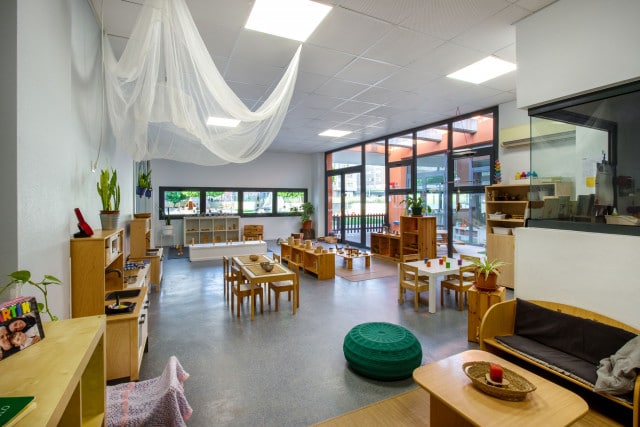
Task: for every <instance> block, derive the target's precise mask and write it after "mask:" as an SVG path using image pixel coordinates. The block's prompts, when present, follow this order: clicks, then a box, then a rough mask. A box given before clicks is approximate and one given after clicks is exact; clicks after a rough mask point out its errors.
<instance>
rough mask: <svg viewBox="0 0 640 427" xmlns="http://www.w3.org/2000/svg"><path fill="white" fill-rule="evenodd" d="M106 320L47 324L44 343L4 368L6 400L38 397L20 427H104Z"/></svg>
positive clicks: (14, 357) (0, 375)
mask: <svg viewBox="0 0 640 427" xmlns="http://www.w3.org/2000/svg"><path fill="white" fill-rule="evenodd" d="M105 318H106V316H104V315H101V316H91V317H83V318H79V319H69V320H59V321H56V322H45V323H44V325H43V326H44V334H45V337H44V339H43V340H42V341H40V342H38V343H37V344H35V345H32V346H30V347H29V348H27V349H25V350H23V351H21V352H19V353H17V354H14V355H12V356H11V357H8V358H6V359H5V360H3V361H2V362H0V378H2V395H3V396H35V397H36V407H35V409H34V410H32V411H31V412H29V413H28V414H27V415H25V417H24V418H23V419H22V420H20V421H19V423H18V425H20V426H55V425H60V426H71V427H73V426H96V427H98V426H102V425H104V421H105V409H104V408H105V399H106V387H105V386H106V381H105Z"/></svg>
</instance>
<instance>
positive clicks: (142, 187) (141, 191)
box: [136, 169, 151, 198]
mask: <svg viewBox="0 0 640 427" xmlns="http://www.w3.org/2000/svg"><path fill="white" fill-rule="evenodd" d="M136 194H137V195H138V196H140V197H142V196H143V195H144V196H147V198H149V197H151V169H149V170H148V171H147V172H143V171H142V170H140V171H138V186H137V187H136Z"/></svg>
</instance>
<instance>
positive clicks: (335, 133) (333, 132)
mask: <svg viewBox="0 0 640 427" xmlns="http://www.w3.org/2000/svg"><path fill="white" fill-rule="evenodd" d="M350 133H351V131H348V130H336V129H329V130H325V131H324V132H322V133H319V134H318V135H319V136H331V137H335V138H340V137H341V136H345V135H349V134H350Z"/></svg>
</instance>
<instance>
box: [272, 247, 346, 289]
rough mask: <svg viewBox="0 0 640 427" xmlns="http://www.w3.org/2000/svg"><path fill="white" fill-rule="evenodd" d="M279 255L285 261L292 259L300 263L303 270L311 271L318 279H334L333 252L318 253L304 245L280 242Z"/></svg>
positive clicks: (334, 262)
mask: <svg viewBox="0 0 640 427" xmlns="http://www.w3.org/2000/svg"><path fill="white" fill-rule="evenodd" d="M280 256H281V257H282V261H284V262H286V261H288V260H289V259H293V260H294V261H295V262H298V263H300V264H302V266H303V268H304V269H305V271H308V272H309V273H313V274H315V275H316V276H317V277H318V280H327V279H334V278H335V277H336V254H335V253H333V252H325V253H318V252H315V251H314V250H313V249H305V247H304V246H289V245H288V244H287V243H281V244H280Z"/></svg>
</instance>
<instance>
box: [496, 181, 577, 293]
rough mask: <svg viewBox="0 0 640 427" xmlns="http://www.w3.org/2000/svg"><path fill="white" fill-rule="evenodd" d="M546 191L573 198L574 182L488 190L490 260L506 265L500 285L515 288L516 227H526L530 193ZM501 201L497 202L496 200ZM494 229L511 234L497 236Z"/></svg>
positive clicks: (499, 279) (500, 277)
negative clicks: (497, 217)
mask: <svg viewBox="0 0 640 427" xmlns="http://www.w3.org/2000/svg"><path fill="white" fill-rule="evenodd" d="M541 190H544V191H546V192H547V193H548V195H549V196H571V195H572V194H573V183H571V182H556V183H536V184H533V186H532V185H530V184H511V185H509V184H495V185H487V186H486V187H485V190H484V192H485V204H486V210H485V212H486V215H487V219H486V222H487V258H489V259H499V260H501V261H504V262H506V263H507V264H506V265H504V266H503V267H501V268H500V269H501V273H500V276H499V277H498V284H499V285H501V286H506V287H508V288H511V289H513V287H514V262H515V256H514V253H515V236H514V235H513V232H514V230H513V229H515V228H518V227H524V226H525V225H526V221H527V215H528V213H529V204H530V202H529V193H530V192H531V191H534V192H538V191H541ZM496 199H498V200H496ZM497 213H502V214H505V218H504V219H491V217H490V215H491V214H497ZM493 227H502V228H509V229H511V234H496V233H494V230H493Z"/></svg>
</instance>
